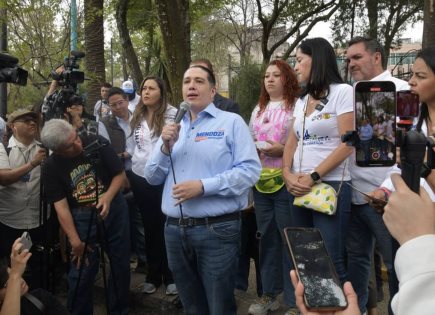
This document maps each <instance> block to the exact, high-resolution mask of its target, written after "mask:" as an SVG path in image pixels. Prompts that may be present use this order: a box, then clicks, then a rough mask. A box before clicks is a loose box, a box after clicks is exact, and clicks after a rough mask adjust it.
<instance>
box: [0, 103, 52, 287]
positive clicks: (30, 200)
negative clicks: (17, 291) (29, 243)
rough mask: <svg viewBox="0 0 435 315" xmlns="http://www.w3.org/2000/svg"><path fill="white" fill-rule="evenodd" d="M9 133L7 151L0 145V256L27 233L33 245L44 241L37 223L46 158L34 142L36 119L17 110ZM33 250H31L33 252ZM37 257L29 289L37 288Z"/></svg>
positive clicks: (7, 252)
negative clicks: (43, 165)
mask: <svg viewBox="0 0 435 315" xmlns="http://www.w3.org/2000/svg"><path fill="white" fill-rule="evenodd" d="M8 125H9V127H10V128H11V129H12V136H11V138H10V139H9V144H8V145H7V148H5V147H4V146H3V145H0V185H1V186H0V238H1V240H2V241H1V242H0V256H1V257H7V256H9V255H10V248H11V246H12V244H13V242H14V241H15V239H16V238H17V237H20V236H21V234H22V233H23V232H24V231H28V232H29V234H30V236H31V238H32V239H33V241H34V243H35V244H40V243H41V242H42V240H43V238H44V235H43V230H44V229H43V225H41V222H40V211H39V204H40V176H41V170H40V164H41V162H42V161H43V160H44V159H45V157H46V152H45V149H43V148H42V147H41V144H40V143H39V142H38V141H36V139H37V137H38V135H39V128H38V116H37V114H36V113H34V112H32V111H28V110H17V111H14V112H13V113H11V114H10V115H9V119H8ZM35 248H36V247H33V250H32V251H33V252H34V249H35ZM39 258H40V256H39V255H35V258H34V259H32V261H31V263H30V264H29V265H30V269H31V279H30V281H29V283H30V285H31V286H32V287H34V288H35V287H40V286H41V284H42V283H41V279H40V276H41V268H42V266H41V262H40V260H39Z"/></svg>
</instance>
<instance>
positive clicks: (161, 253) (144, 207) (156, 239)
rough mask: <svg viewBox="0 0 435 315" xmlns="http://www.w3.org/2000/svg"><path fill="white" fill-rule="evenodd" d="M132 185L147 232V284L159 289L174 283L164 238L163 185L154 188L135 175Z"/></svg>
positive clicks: (132, 178) (131, 178) (132, 177)
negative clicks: (163, 285)
mask: <svg viewBox="0 0 435 315" xmlns="http://www.w3.org/2000/svg"><path fill="white" fill-rule="evenodd" d="M130 180H131V182H130V184H131V188H132V190H133V194H134V198H135V200H136V203H137V205H138V207H139V209H140V212H141V214H142V220H143V225H144V230H145V254H146V258H147V263H148V274H147V278H146V282H149V283H152V284H154V285H155V286H156V287H159V286H160V285H161V284H162V282H163V283H164V284H165V285H168V284H171V283H174V280H173V278H172V273H171V271H170V270H169V268H168V258H167V256H166V246H165V237H164V225H165V220H166V218H165V215H164V214H163V213H162V208H161V206H162V193H163V185H159V186H152V185H150V184H149V183H148V182H147V181H146V179H145V178H143V177H140V176H138V175H136V174H134V173H133V175H132V176H131V177H130Z"/></svg>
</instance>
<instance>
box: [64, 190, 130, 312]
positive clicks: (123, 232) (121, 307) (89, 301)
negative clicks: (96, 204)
mask: <svg viewBox="0 0 435 315" xmlns="http://www.w3.org/2000/svg"><path fill="white" fill-rule="evenodd" d="M71 214H72V217H73V220H74V225H75V227H76V230H77V233H78V234H79V236H80V239H81V240H82V242H85V241H86V236H87V231H88V226H89V222H90V221H89V220H90V216H91V215H92V216H93V218H92V222H93V224H92V226H91V232H90V236H89V239H88V240H87V241H88V247H90V248H91V249H92V252H89V254H88V255H87V257H86V258H87V260H88V261H89V263H88V264H84V265H83V268H82V274H81V276H80V280H79V287H78V290H77V296H76V297H75V300H74V293H75V291H76V287H77V281H78V277H79V268H77V265H76V264H75V263H72V262H71V264H70V269H69V272H68V285H69V289H68V309H69V311H70V312H71V313H72V314H77V315H87V314H93V308H94V305H93V287H94V280H95V276H96V275H97V273H98V267H99V261H100V251H99V249H100V246H102V247H103V249H104V250H105V252H106V254H107V256H108V257H109V259H110V266H111V268H106V270H107V272H109V270H110V275H109V283H108V297H109V308H110V314H111V315H115V314H116V315H118V314H119V315H124V314H128V298H129V291H130V229H129V218H128V208H127V204H126V202H125V199H124V197H123V195H122V194H121V193H118V194H117V195H116V196H115V198H114V199H113V200H112V203H111V205H110V210H109V214H108V216H107V217H106V219H105V220H104V226H105V237H103V235H102V234H101V233H100V241H101V242H100V243H101V244H99V243H98V237H97V219H96V216H95V212H94V210H93V209H91V208H87V207H78V208H72V209H71ZM98 225H100V226H102V225H101V223H98ZM100 230H101V229H100ZM106 241H107V244H106ZM73 300H74V301H73Z"/></svg>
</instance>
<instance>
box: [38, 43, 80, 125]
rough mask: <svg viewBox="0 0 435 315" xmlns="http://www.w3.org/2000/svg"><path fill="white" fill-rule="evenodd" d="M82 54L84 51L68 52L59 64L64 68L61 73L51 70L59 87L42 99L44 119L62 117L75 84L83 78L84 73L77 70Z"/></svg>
mask: <svg viewBox="0 0 435 315" xmlns="http://www.w3.org/2000/svg"><path fill="white" fill-rule="evenodd" d="M84 56H85V53H83V52H81V51H75V50H73V51H71V53H70V57H66V58H65V60H64V63H63V64H62V65H61V66H60V67H63V68H64V69H63V71H62V72H61V73H58V72H56V71H55V70H53V71H52V72H51V77H52V78H53V80H56V81H57V84H58V85H59V86H60V87H61V89H60V90H58V91H56V92H55V93H53V94H51V95H49V96H48V97H46V99H45V100H44V103H43V105H42V113H43V115H44V121H48V120H50V119H52V118H60V119H63V118H64V113H65V111H66V108H67V107H68V106H69V105H70V104H69V99H70V97H71V96H73V95H74V94H76V93H77V85H78V84H80V83H83V82H84V80H85V73H84V72H83V71H80V70H79V68H80V66H79V63H78V62H79V60H80V59H81V58H83V57H84ZM60 67H58V68H60ZM58 68H57V69H58Z"/></svg>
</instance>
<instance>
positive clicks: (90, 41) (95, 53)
mask: <svg viewBox="0 0 435 315" xmlns="http://www.w3.org/2000/svg"><path fill="white" fill-rule="evenodd" d="M84 9H85V10H84V11H85V32H84V33H85V52H86V58H85V62H86V74H87V77H88V78H90V79H91V80H90V81H89V83H88V84H87V87H88V97H87V106H86V107H87V110H88V112H91V113H92V112H93V107H94V104H95V102H96V101H97V100H98V99H100V84H101V83H103V82H105V81H106V68H105V60H104V25H103V0H86V1H85V2H84Z"/></svg>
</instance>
